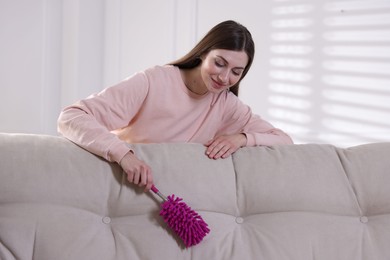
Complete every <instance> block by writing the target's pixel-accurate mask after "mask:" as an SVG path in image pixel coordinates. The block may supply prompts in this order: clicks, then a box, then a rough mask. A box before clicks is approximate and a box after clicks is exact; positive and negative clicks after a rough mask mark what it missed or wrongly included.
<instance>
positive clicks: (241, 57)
mask: <svg viewBox="0 0 390 260" xmlns="http://www.w3.org/2000/svg"><path fill="white" fill-rule="evenodd" d="M247 64H248V55H247V54H246V53H245V52H244V51H230V50H223V49H215V50H212V51H210V52H209V53H207V54H206V55H205V56H204V57H202V63H201V68H200V70H201V77H202V80H203V83H204V84H205V87H206V88H207V90H208V91H210V92H213V93H219V92H222V91H224V90H226V89H228V88H230V87H231V86H233V85H234V84H236V83H237V82H238V81H239V80H240V79H241V76H242V73H243V71H244V69H245V67H246V65H247Z"/></svg>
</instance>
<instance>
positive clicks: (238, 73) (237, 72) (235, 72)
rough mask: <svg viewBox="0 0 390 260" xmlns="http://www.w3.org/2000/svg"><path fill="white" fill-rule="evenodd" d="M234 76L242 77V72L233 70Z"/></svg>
mask: <svg viewBox="0 0 390 260" xmlns="http://www.w3.org/2000/svg"><path fill="white" fill-rule="evenodd" d="M233 74H234V75H236V76H240V75H241V71H236V70H233Z"/></svg>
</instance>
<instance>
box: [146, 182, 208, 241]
mask: <svg viewBox="0 0 390 260" xmlns="http://www.w3.org/2000/svg"><path fill="white" fill-rule="evenodd" d="M152 191H153V192H154V193H156V194H157V195H159V196H160V197H161V198H162V199H163V200H164V202H163V203H162V205H161V211H160V215H161V216H162V217H163V219H164V221H165V222H166V223H167V224H168V226H169V227H170V228H171V229H172V230H173V231H174V232H175V233H176V234H177V235H178V236H179V237H180V238H181V239H182V240H183V242H184V244H185V246H186V247H191V246H194V245H196V244H199V243H200V242H201V241H202V240H203V238H204V237H205V236H206V235H207V234H208V233H209V232H210V229H209V228H208V225H207V223H206V222H204V220H203V219H202V217H201V216H200V215H199V214H198V213H196V212H195V211H194V210H192V209H191V208H190V207H189V206H187V204H186V203H184V202H183V199H181V198H179V197H175V195H171V196H168V198H166V197H165V196H164V195H162V194H161V193H160V191H159V190H158V189H157V188H156V187H155V186H153V187H152Z"/></svg>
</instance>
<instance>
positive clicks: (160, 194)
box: [150, 185, 168, 201]
mask: <svg viewBox="0 0 390 260" xmlns="http://www.w3.org/2000/svg"><path fill="white" fill-rule="evenodd" d="M150 190H151V191H153V192H154V193H155V194H157V195H158V196H159V197H160V198H161V199H162V200H163V201H167V200H168V199H167V197H166V196H165V195H164V194H162V193H161V192H160V191H159V190H158V189H157V188H156V186H154V185H153V186H152V188H151V189H150Z"/></svg>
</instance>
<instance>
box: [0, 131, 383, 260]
mask: <svg viewBox="0 0 390 260" xmlns="http://www.w3.org/2000/svg"><path fill="white" fill-rule="evenodd" d="M0 145H1V149H0V167H1V168H0V169H1V172H0V259H2V260H10V259H18V260H19V259H21V260H24V259H37V260H61V259H64V260H65V259H66V260H70V259H82V260H87V259H91V260H98V259H102V260H110V259H126V260H129V259H132V260H134V259H142V260H146V259H159V260H160V259H164V260H165V259H169V260H173V259H180V260H181V259H200V260H209V259H210V260H214V259H239V260H246V259H265V260H284V259H285V260H294V259H297V260H306V259H308V260H309V259H310V260H337V259H343V260H349V259H350V260H361V259H365V260H375V259H379V260H388V259H390V144H389V143H378V144H368V145H363V146H357V147H353V148H349V149H340V148H335V147H333V146H330V145H316V144H307V145H291V146H280V147H255V148H243V149H241V150H239V151H238V152H236V153H235V154H234V156H232V157H230V158H228V159H225V160H210V159H208V158H206V156H205V155H204V151H205V148H204V147H203V146H202V145H199V144H147V145H145V144H144V145H141V144H140V145H135V152H136V153H137V154H138V156H139V157H141V158H143V160H145V161H147V162H148V163H149V164H150V165H151V167H152V169H153V172H154V178H155V184H156V186H157V187H158V188H159V189H160V190H161V191H162V192H163V193H165V194H166V195H170V194H175V195H177V196H179V197H182V198H183V199H184V201H185V202H186V203H187V204H188V205H189V206H191V207H192V208H193V209H194V210H196V211H197V212H198V213H199V214H201V215H202V216H203V218H204V220H205V221H206V222H207V223H208V224H209V227H210V229H211V232H210V234H209V235H207V236H206V237H205V238H204V240H203V241H202V242H201V243H200V244H198V245H196V246H194V247H191V248H188V249H186V248H184V246H183V244H182V242H181V240H180V239H178V237H177V236H176V235H175V234H173V232H172V231H171V230H170V229H169V228H168V227H167V226H166V224H165V223H164V222H163V220H162V219H161V217H160V216H159V215H158V213H159V210H160V202H161V200H160V198H159V197H157V196H156V195H154V194H152V193H144V192H143V191H142V190H141V189H140V188H138V187H135V186H133V185H131V184H128V183H127V181H126V178H125V176H124V175H123V174H122V171H121V170H120V168H119V167H118V166H117V165H116V164H110V163H107V162H106V161H104V160H102V159H100V158H98V157H96V156H94V155H92V154H90V153H88V152H86V151H84V150H83V149H81V148H79V147H78V146H76V145H74V144H73V143H71V142H69V141H67V140H66V139H64V138H61V137H53V136H43V135H21V134H0Z"/></svg>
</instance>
